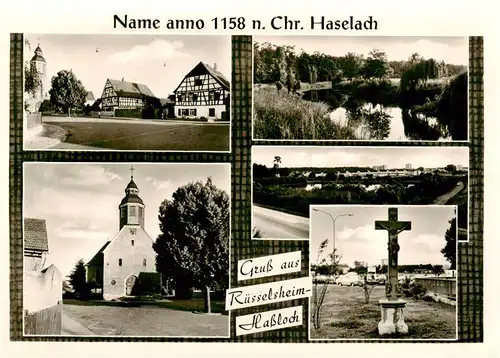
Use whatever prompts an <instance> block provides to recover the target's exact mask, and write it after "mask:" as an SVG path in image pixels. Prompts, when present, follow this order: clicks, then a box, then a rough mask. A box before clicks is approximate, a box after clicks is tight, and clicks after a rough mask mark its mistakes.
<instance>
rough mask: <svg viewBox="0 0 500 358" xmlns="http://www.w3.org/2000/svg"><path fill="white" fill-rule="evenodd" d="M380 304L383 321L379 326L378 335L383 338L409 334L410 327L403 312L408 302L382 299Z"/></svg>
mask: <svg viewBox="0 0 500 358" xmlns="http://www.w3.org/2000/svg"><path fill="white" fill-rule="evenodd" d="M379 303H380V310H381V315H382V319H381V320H380V322H379V324H378V334H379V335H381V336H385V335H390V334H395V333H399V334H407V333H408V326H407V325H406V323H405V320H404V312H403V309H404V307H405V305H406V302H405V301H403V300H397V301H390V300H387V299H382V300H380V301H379Z"/></svg>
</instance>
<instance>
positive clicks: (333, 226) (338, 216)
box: [313, 208, 354, 260]
mask: <svg viewBox="0 0 500 358" xmlns="http://www.w3.org/2000/svg"><path fill="white" fill-rule="evenodd" d="M313 211H319V212H320V213H323V214H326V215H328V216H329V217H330V219H332V235H333V255H334V257H333V259H334V260H335V249H336V248H335V221H336V220H337V219H338V218H340V217H341V216H354V214H339V215H337V216H335V217H333V216H331V215H330V214H328V213H327V212H326V211H323V210H321V209H315V208H313Z"/></svg>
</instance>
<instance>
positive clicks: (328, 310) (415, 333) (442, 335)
mask: <svg viewBox="0 0 500 358" xmlns="http://www.w3.org/2000/svg"><path fill="white" fill-rule="evenodd" d="M384 290H385V288H384V287H383V286H374V289H373V291H372V294H371V297H370V303H368V304H366V303H365V298H364V291H363V288H361V287H341V286H336V285H329V287H328V292H327V294H326V297H325V302H324V305H323V309H322V313H321V318H322V319H321V328H320V329H319V330H315V329H314V328H313V326H312V323H311V324H310V327H311V328H310V338H312V339H379V338H380V336H379V335H378V330H377V325H378V322H379V321H380V307H379V304H378V301H379V300H380V299H381V298H383V297H384ZM405 301H406V302H407V303H406V307H405V309H404V312H405V313H404V315H405V316H404V319H405V322H406V324H407V325H408V329H409V332H408V335H405V336H404V337H397V336H394V337H388V338H404V339H455V338H456V308H455V307H454V306H450V305H446V304H443V303H436V302H427V301H423V300H414V299H411V298H405ZM311 302H312V301H311Z"/></svg>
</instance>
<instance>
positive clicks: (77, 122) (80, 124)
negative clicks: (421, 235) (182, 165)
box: [43, 117, 230, 151]
mask: <svg viewBox="0 0 500 358" xmlns="http://www.w3.org/2000/svg"><path fill="white" fill-rule="evenodd" d="M43 123H44V124H51V125H54V126H58V127H60V128H62V129H64V130H66V131H67V137H66V140H65V141H64V142H63V143H60V144H59V145H56V146H55V147H52V148H51V149H71V148H67V147H68V146H69V147H71V145H77V146H84V147H93V148H96V149H115V150H177V151H229V130H230V126H229V124H220V123H218V124H212V123H198V122H179V121H149V120H116V119H95V118H94V119H84V118H76V119H72V118H56V117H44V118H43Z"/></svg>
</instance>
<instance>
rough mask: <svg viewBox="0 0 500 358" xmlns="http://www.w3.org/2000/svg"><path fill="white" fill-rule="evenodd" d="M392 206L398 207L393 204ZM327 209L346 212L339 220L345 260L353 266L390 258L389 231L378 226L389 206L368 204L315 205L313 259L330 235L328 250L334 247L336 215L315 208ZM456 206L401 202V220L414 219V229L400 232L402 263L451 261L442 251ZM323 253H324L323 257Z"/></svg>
mask: <svg viewBox="0 0 500 358" xmlns="http://www.w3.org/2000/svg"><path fill="white" fill-rule="evenodd" d="M391 207H396V206H394V205H392V206H391ZM313 208H316V209H320V210H323V211H325V212H327V213H328V214H330V215H332V217H334V218H335V217H336V216H337V215H340V214H353V216H342V217H339V218H337V219H336V221H335V226H336V229H335V247H336V248H337V250H338V252H339V254H341V255H342V258H341V260H340V262H341V263H345V264H347V265H349V266H353V263H354V261H355V260H357V261H366V262H367V263H368V265H379V264H381V260H382V259H387V256H388V253H387V242H388V233H387V231H385V230H375V221H376V220H388V208H389V206H384V205H380V206H371V205H370V206H368V205H366V206H364V205H311V219H310V220H311V262H316V260H317V259H316V258H317V253H318V248H319V245H320V243H321V242H322V241H323V240H325V239H329V245H328V247H327V248H326V249H325V253H331V252H332V251H333V239H332V236H333V235H332V231H333V228H332V219H330V218H329V217H328V216H327V215H326V214H324V213H322V212H318V211H313ZM455 208H456V207H455V206H400V207H399V210H398V220H400V221H411V230H409V231H403V232H401V233H400V234H399V236H398V243H399V246H400V251H399V256H398V259H399V265H418V264H424V265H425V264H433V265H448V264H449V263H448V262H447V261H446V259H445V258H444V256H443V254H442V253H441V249H442V248H443V247H444V246H445V244H446V241H445V237H444V235H445V233H446V230H447V229H449V227H450V223H449V221H450V220H451V219H452V218H454V217H455V216H456V215H455ZM321 257H323V256H320V258H321Z"/></svg>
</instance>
